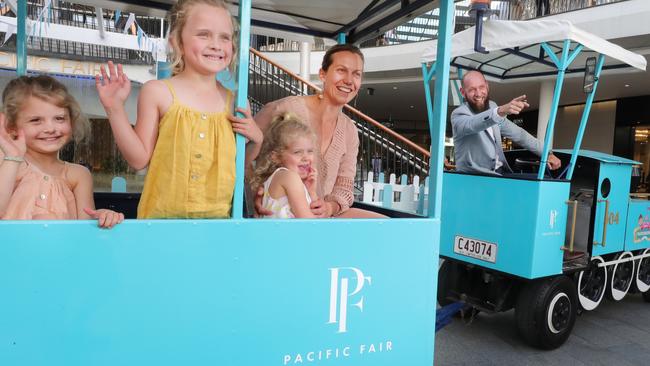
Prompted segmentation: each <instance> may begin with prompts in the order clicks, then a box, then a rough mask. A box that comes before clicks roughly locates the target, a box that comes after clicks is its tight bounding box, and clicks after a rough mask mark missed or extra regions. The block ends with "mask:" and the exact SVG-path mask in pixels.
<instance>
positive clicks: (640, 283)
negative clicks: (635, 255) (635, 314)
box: [634, 248, 650, 293]
mask: <svg viewBox="0 0 650 366" xmlns="http://www.w3.org/2000/svg"><path fill="white" fill-rule="evenodd" d="M648 252H650V248H648V249H646V250H644V251H643V254H642V255H645V254H647V253H648ZM644 260H647V258H642V259H640V260H639V265H638V266H637V268H636V271H635V272H634V273H635V276H634V278H635V280H636V288H638V289H639V292H641V293H643V292H648V290H650V284H647V283H645V282H643V281H641V279H640V278H639V271H641V264H642V263H643V261H644Z"/></svg>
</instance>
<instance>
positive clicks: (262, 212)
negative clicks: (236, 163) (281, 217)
mask: <svg viewBox="0 0 650 366" xmlns="http://www.w3.org/2000/svg"><path fill="white" fill-rule="evenodd" d="M262 198H264V187H259V188H258V189H257V194H256V195H255V213H254V214H253V216H254V217H257V218H260V217H264V216H271V215H273V211H271V210H267V209H265V208H264V207H262Z"/></svg>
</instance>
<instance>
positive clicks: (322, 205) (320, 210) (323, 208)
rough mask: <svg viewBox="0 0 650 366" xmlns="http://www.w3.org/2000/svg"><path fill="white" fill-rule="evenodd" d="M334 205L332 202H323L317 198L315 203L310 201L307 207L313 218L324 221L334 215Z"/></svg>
mask: <svg viewBox="0 0 650 366" xmlns="http://www.w3.org/2000/svg"><path fill="white" fill-rule="evenodd" d="M335 205H336V203H334V202H330V201H325V200H323V199H322V198H319V199H317V200H315V201H312V203H311V205H309V207H310V208H311V212H312V213H313V214H314V215H315V216H317V217H318V218H321V219H325V218H329V217H332V215H334V212H336V209H337V208H336V206H335Z"/></svg>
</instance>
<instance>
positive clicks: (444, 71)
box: [425, 1, 454, 220]
mask: <svg viewBox="0 0 650 366" xmlns="http://www.w3.org/2000/svg"><path fill="white" fill-rule="evenodd" d="M453 21H454V2H453V1H442V2H440V24H439V26H438V29H439V31H438V45H437V47H438V49H437V51H436V55H437V57H436V64H435V70H436V74H435V75H436V81H435V89H434V90H435V91H434V93H435V94H434V97H435V100H434V105H433V111H432V113H431V117H430V118H429V129H430V130H431V132H432V133H431V158H430V159H429V177H430V179H429V183H430V186H429V211H428V216H429V217H430V218H433V219H437V220H440V214H441V211H442V207H441V206H442V169H443V159H444V153H445V128H446V126H447V108H448V107H447V103H448V98H449V70H450V67H451V65H450V61H451V36H452V34H453V29H452V25H453ZM425 83H428V80H426V81H425Z"/></svg>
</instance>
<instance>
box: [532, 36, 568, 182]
mask: <svg viewBox="0 0 650 366" xmlns="http://www.w3.org/2000/svg"><path fill="white" fill-rule="evenodd" d="M570 46H571V41H570V40H568V39H567V40H565V41H564V47H563V48H562V55H561V56H560V59H558V58H557V56H556V55H555V53H553V52H552V51H551V50H550V47H548V45H547V44H546V43H542V47H543V48H544V50H546V52H547V53H548V55H549V57H551V59H552V60H553V62H555V64H556V65H557V69H558V72H557V78H556V79H555V93H554V94H553V103H552V104H551V115H550V116H549V118H548V126H546V136H545V139H544V148H543V149H542V156H541V157H540V163H539V171H538V172H537V179H539V180H541V179H543V178H544V171H545V170H546V168H545V167H546V162H547V161H548V153H549V151H550V149H551V140H553V129H554V127H555V118H556V117H557V108H558V106H559V105H560V95H561V94H562V85H563V84H564V73H565V71H566V68H567V66H568V62H567V61H568V60H569V48H570Z"/></svg>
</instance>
